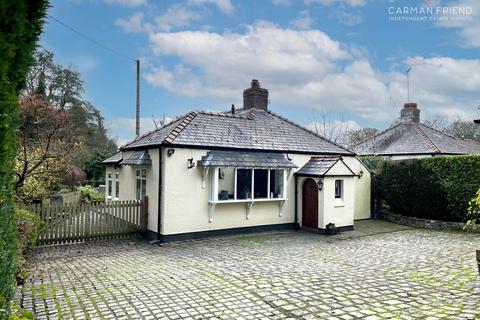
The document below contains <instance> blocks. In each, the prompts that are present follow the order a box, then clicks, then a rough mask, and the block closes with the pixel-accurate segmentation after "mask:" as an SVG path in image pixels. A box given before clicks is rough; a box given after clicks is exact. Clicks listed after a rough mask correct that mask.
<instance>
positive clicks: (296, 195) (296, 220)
mask: <svg viewBox="0 0 480 320" xmlns="http://www.w3.org/2000/svg"><path fill="white" fill-rule="evenodd" d="M297 178H298V177H297V176H295V211H294V212H295V226H294V228H295V230H300V226H299V225H298V213H297V210H298V209H297V208H298V199H297V198H298V180H297Z"/></svg>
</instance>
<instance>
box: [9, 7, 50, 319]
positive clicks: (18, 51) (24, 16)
mask: <svg viewBox="0 0 480 320" xmlns="http://www.w3.org/2000/svg"><path fill="white" fill-rule="evenodd" d="M47 6H48V2H47V0H39V1H20V0H4V1H1V2H0V30H2V32H0V74H1V76H0V97H1V98H0V115H1V116H0V319H6V318H9V317H10V312H9V307H10V303H9V301H10V299H11V297H12V295H13V292H14V289H15V265H14V259H15V254H16V252H17V250H16V246H17V244H16V234H15V225H14V223H13V198H12V183H13V181H14V169H15V167H14V163H15V162H14V158H15V153H16V149H17V144H16V141H15V135H16V129H17V126H18V101H17V97H18V94H19V93H20V90H21V89H22V88H23V85H24V82H25V76H26V74H27V71H28V68H29V67H30V65H31V64H32V60H33V59H32V53H33V51H34V49H35V45H36V42H37V40H38V37H39V36H40V32H41V29H42V24H43V16H44V15H45V12H46V11H47Z"/></svg>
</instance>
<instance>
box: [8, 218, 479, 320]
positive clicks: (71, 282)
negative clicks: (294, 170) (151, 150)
mask: <svg viewBox="0 0 480 320" xmlns="http://www.w3.org/2000/svg"><path fill="white" fill-rule="evenodd" d="M357 229H358V231H353V232H351V233H347V232H345V233H344V234H342V235H340V236H337V237H325V236H321V235H315V234H309V233H304V232H283V233H269V234H257V235H243V236H235V237H224V238H215V239H207V240H197V241H187V242H177V243H170V244H165V245H164V246H163V247H159V246H156V245H149V244H147V243H144V242H141V241H117V242H101V243H96V244H84V245H70V246H63V247H50V248H41V249H38V250H37V251H36V252H35V253H34V255H33V256H32V261H33V263H34V267H35V271H34V274H33V277H32V279H31V280H30V281H28V282H27V283H26V284H25V285H24V286H23V287H19V288H18V290H17V300H19V301H20V302H21V304H23V306H24V307H25V308H27V309H30V310H32V311H34V312H35V313H36V315H37V317H38V318H39V319H57V318H63V319H71V318H76V319H346V320H347V319H357V318H362V319H392V318H398V319H412V318H421V319H440V318H442V319H474V318H480V277H479V276H478V271H477V269H476V262H475V249H479V248H480V237H479V235H478V234H476V235H475V234H462V233H453V232H451V233H450V232H438V231H427V230H420V229H405V228H404V227H399V226H396V225H392V224H388V223H386V222H379V221H366V222H360V223H358V224H357ZM393 231H395V232H393ZM372 233H377V234H375V235H371V234H372Z"/></svg>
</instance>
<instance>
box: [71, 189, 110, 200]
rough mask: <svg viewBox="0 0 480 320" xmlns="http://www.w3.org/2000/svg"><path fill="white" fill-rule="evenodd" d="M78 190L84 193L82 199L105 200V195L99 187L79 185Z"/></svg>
mask: <svg viewBox="0 0 480 320" xmlns="http://www.w3.org/2000/svg"><path fill="white" fill-rule="evenodd" d="M78 190H79V191H80V192H81V194H82V201H87V202H90V201H95V202H103V201H105V196H104V195H103V194H102V193H100V192H98V190H97V189H95V188H94V187H92V186H90V185H86V186H82V187H78Z"/></svg>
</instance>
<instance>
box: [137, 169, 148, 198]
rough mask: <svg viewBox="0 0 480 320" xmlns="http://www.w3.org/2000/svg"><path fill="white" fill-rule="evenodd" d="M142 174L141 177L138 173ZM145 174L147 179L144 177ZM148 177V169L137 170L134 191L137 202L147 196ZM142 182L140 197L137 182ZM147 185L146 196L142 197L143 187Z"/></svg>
mask: <svg viewBox="0 0 480 320" xmlns="http://www.w3.org/2000/svg"><path fill="white" fill-rule="evenodd" d="M138 172H140V174H139V175H137V173H138ZM143 172H145V177H144V176H143ZM147 176H148V171H147V169H146V168H139V169H136V170H135V189H134V193H135V194H134V196H135V199H136V200H142V198H143V196H145V195H147ZM138 180H140V195H138V193H137V182H138ZM144 185H145V194H143V195H142V190H143V186H144Z"/></svg>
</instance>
